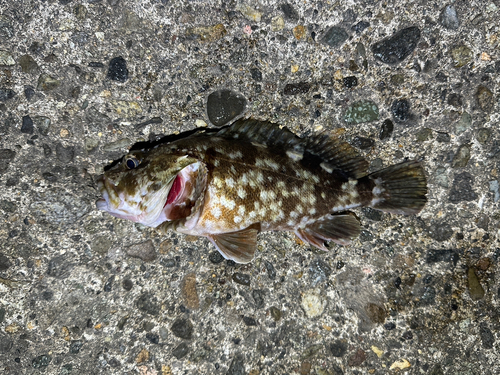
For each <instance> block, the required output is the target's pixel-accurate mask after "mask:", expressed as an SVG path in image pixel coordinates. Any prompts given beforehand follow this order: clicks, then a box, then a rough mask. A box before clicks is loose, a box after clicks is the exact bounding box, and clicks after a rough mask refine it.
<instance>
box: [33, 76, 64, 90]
mask: <svg viewBox="0 0 500 375" xmlns="http://www.w3.org/2000/svg"><path fill="white" fill-rule="evenodd" d="M60 85H61V81H59V80H58V79H55V78H54V77H52V76H50V75H49V74H46V73H43V74H40V77H38V84H37V87H36V88H37V90H40V91H52V90H55V89H56V88H58V87H59V86H60Z"/></svg>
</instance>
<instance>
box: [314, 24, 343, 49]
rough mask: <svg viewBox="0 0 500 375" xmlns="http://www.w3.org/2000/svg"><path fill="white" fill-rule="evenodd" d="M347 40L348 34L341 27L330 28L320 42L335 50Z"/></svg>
mask: <svg viewBox="0 0 500 375" xmlns="http://www.w3.org/2000/svg"><path fill="white" fill-rule="evenodd" d="M348 38H349V34H347V31H346V30H345V29H344V28H343V27H339V26H332V27H330V28H329V29H328V30H327V31H326V33H325V34H324V35H323V37H322V38H321V42H323V43H325V44H327V45H329V46H330V47H333V48H335V47H339V46H341V45H342V44H343V43H344V42H345V41H346V40H347V39H348Z"/></svg>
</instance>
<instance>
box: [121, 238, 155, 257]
mask: <svg viewBox="0 0 500 375" xmlns="http://www.w3.org/2000/svg"><path fill="white" fill-rule="evenodd" d="M125 252H126V253H127V255H128V256H131V257H133V258H139V259H142V260H143V261H145V262H151V261H153V260H155V259H156V251H155V246H154V245H153V241H151V240H148V241H146V242H141V243H136V244H134V245H130V246H129V247H127V249H126V251H125Z"/></svg>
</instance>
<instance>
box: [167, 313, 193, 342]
mask: <svg viewBox="0 0 500 375" xmlns="http://www.w3.org/2000/svg"><path fill="white" fill-rule="evenodd" d="M170 329H171V331H172V333H173V334H174V335H175V336H176V337H179V338H181V339H185V340H190V339H191V337H192V335H193V323H191V321H190V320H189V319H184V318H177V319H176V320H175V321H174V323H173V324H172V327H171V328H170Z"/></svg>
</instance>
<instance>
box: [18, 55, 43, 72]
mask: <svg viewBox="0 0 500 375" xmlns="http://www.w3.org/2000/svg"><path fill="white" fill-rule="evenodd" d="M18 63H19V65H21V70H22V72H23V73H34V72H36V71H37V70H38V64H37V63H36V61H35V60H34V59H33V57H31V56H30V55H23V56H21V57H20V58H19V61H18Z"/></svg>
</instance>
